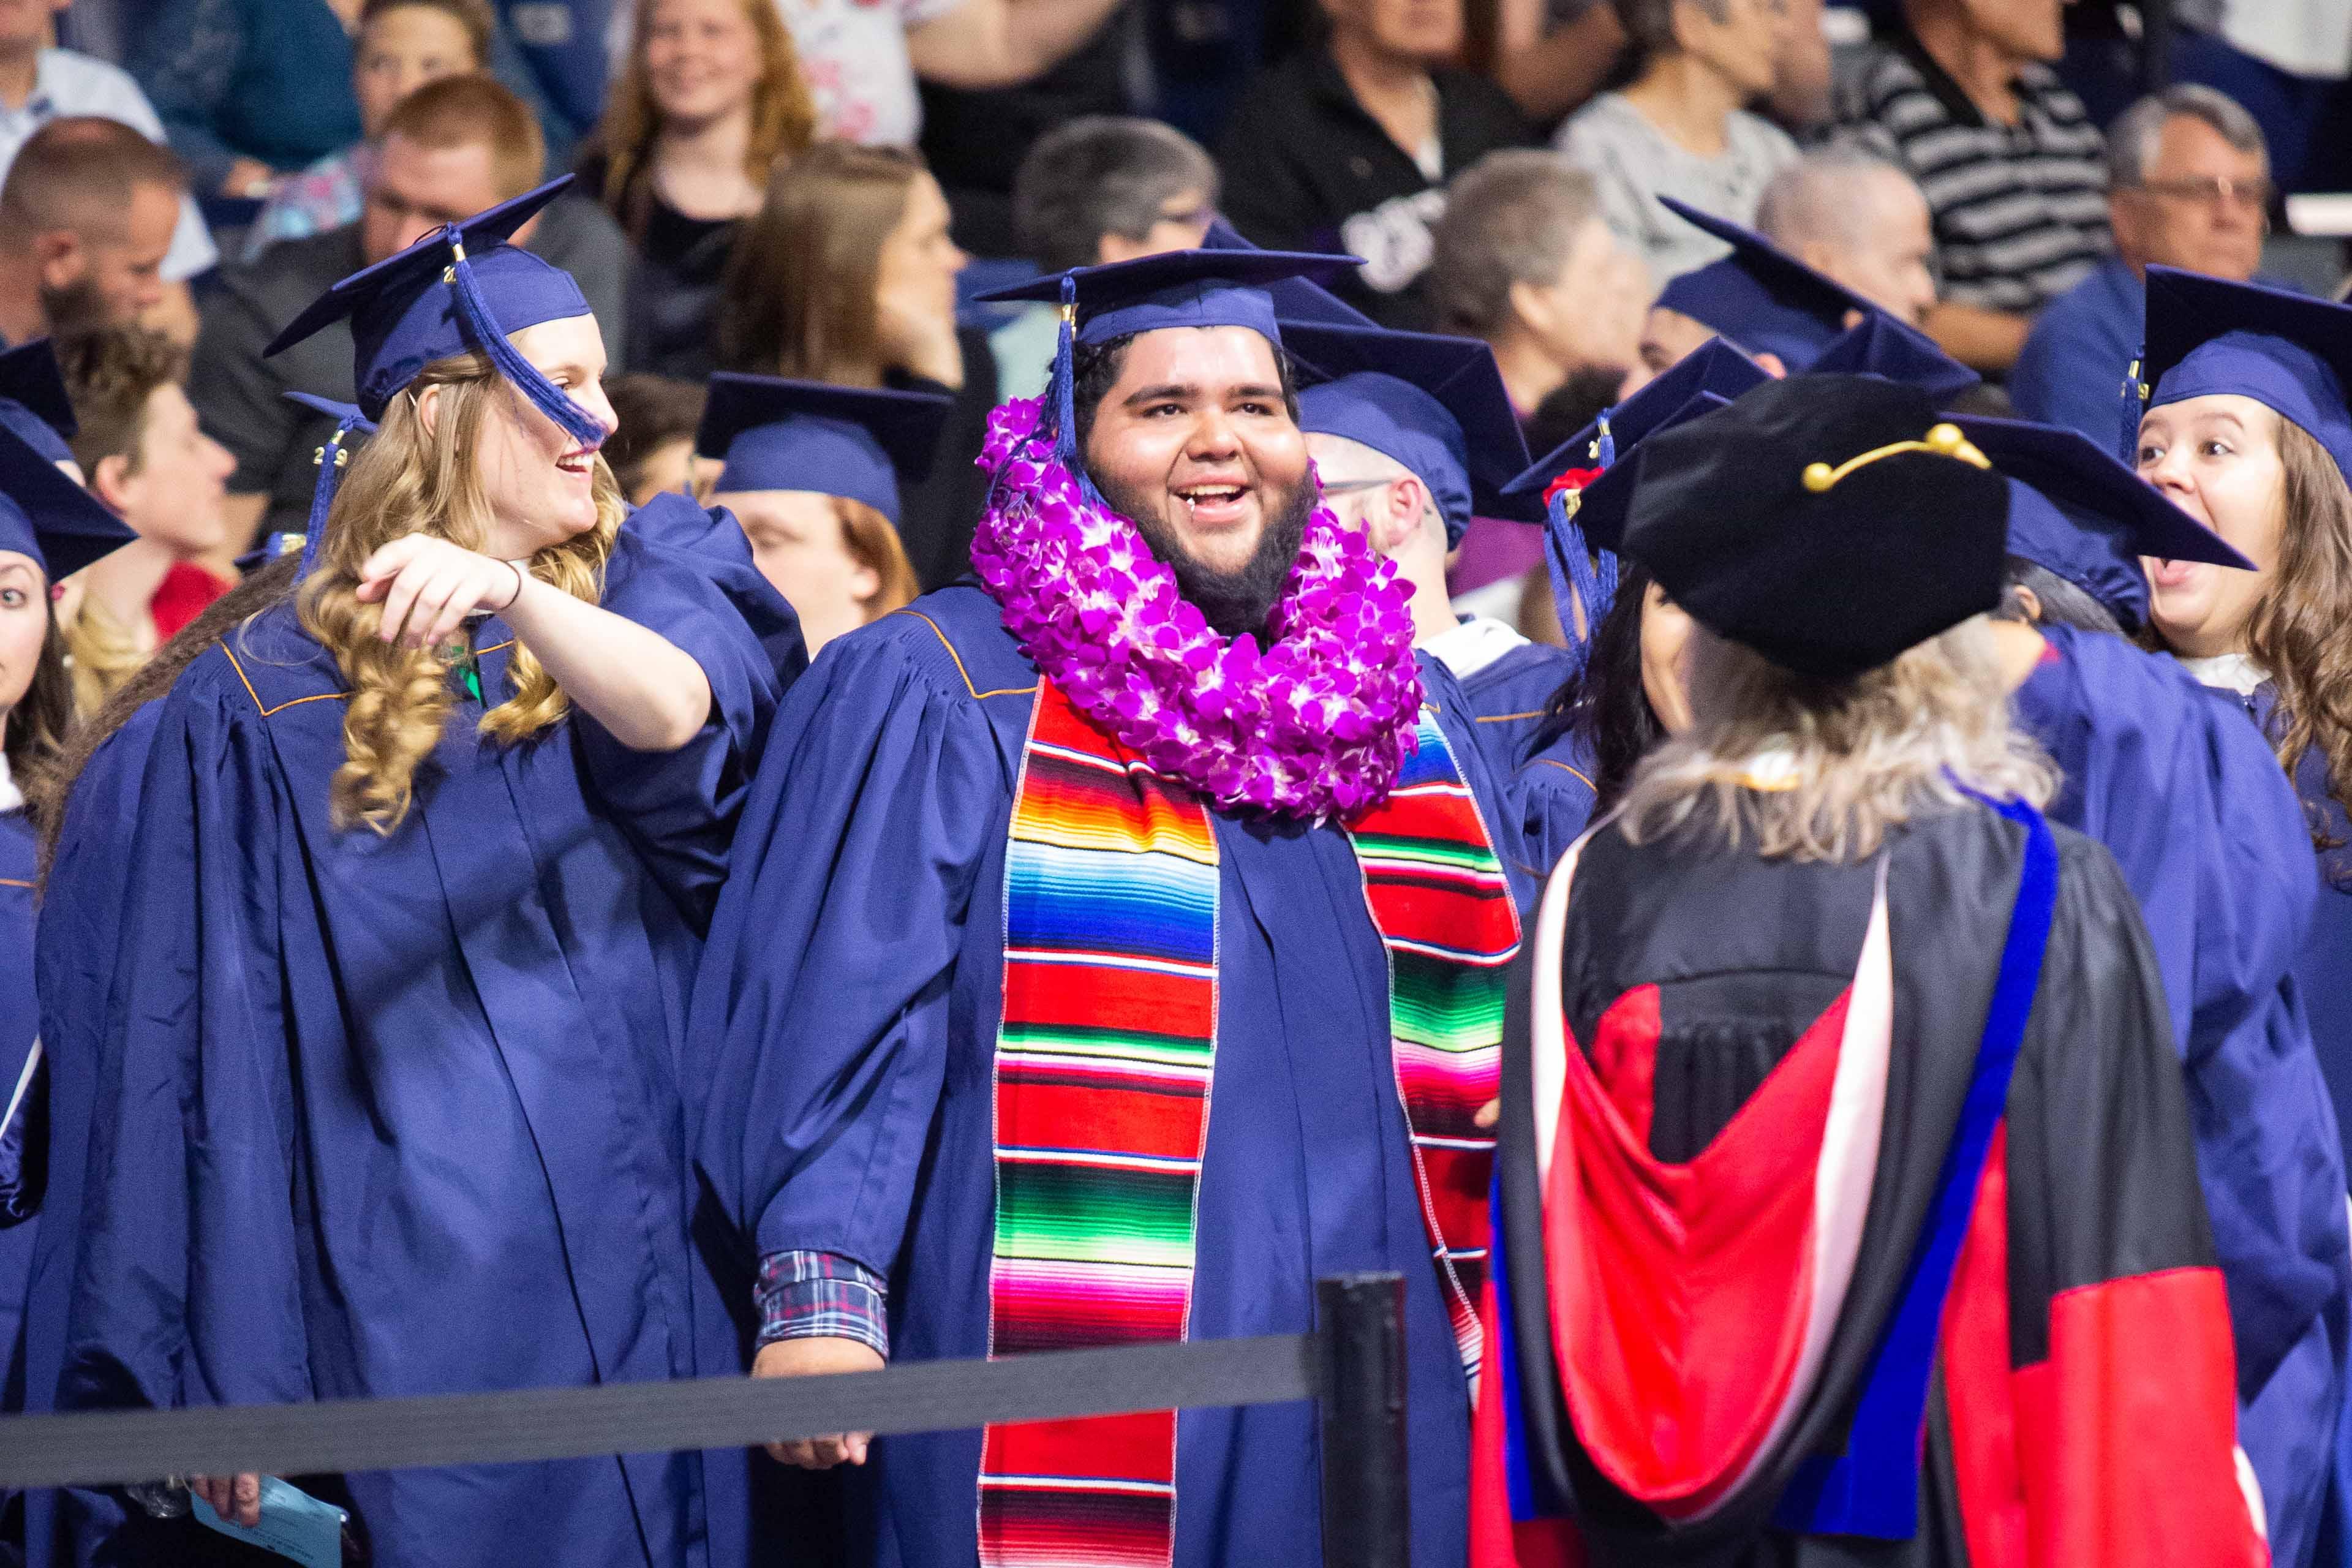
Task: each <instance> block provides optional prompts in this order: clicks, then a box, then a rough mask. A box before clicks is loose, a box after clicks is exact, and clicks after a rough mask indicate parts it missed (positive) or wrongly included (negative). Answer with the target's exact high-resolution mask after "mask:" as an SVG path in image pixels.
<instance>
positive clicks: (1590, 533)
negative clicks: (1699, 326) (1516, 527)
mask: <svg viewBox="0 0 2352 1568" xmlns="http://www.w3.org/2000/svg"><path fill="white" fill-rule="evenodd" d="M1731 402H1732V400H1731V399H1730V398H1728V397H1725V396H1723V395H1720V394H1718V393H1713V392H1699V393H1694V394H1693V395H1691V396H1689V397H1688V398H1685V400H1684V401H1683V404H1682V406H1681V407H1679V408H1676V409H1675V411H1674V412H1672V413H1671V414H1668V415H1666V416H1664V417H1663V418H1661V419H1658V420H1656V421H1655V422H1654V424H1653V425H1652V426H1651V430H1650V433H1651V434H1652V435H1660V434H1663V433H1664V432H1665V431H1668V430H1672V429H1674V428H1675V426H1681V425H1687V424H1689V423H1690V422H1691V421H1692V420H1694V419H1696V418H1698V417H1699V416H1702V415H1706V414H1712V413H1714V412H1715V411H1716V410H1717V409H1718V408H1726V407H1728V406H1730V405H1731ZM1640 471H1641V465H1640V464H1638V463H1634V462H1630V461H1628V462H1621V463H1618V464H1616V465H1615V466H1613V467H1612V468H1604V469H1602V470H1601V473H1600V474H1599V475H1597V476H1596V477H1595V478H1594V479H1592V480H1591V482H1590V483H1588V484H1586V485H1584V486H1583V487H1582V488H1581V489H1572V490H1563V491H1562V492H1561V494H1560V502H1561V510H1562V511H1564V512H1565V513H1566V514H1567V516H1568V518H1569V519H1570V521H1573V522H1574V523H1575V525H1576V528H1577V531H1578V532H1579V533H1580V535H1581V536H1582V537H1583V538H1584V539H1586V540H1589V541H1591V543H1592V546H1593V547H1594V548H1595V549H1599V550H1603V551H1607V552H1611V553H1612V554H1613V553H1615V552H1619V551H1621V550H1622V549H1623V547H1624V542H1625V514H1626V511H1627V510H1628V509H1629V508H1630V507H1631V506H1632V504H1633V489H1634V487H1635V485H1636V484H1637V483H1638V482H1639V479H1640ZM1553 532H1554V534H1555V535H1558V534H1559V530H1557V529H1555V530H1554V531H1553Z"/></svg>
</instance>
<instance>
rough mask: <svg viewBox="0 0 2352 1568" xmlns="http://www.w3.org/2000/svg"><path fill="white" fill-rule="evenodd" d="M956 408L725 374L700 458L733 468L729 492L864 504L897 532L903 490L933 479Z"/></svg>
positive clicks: (708, 408)
mask: <svg viewBox="0 0 2352 1568" xmlns="http://www.w3.org/2000/svg"><path fill="white" fill-rule="evenodd" d="M954 403H955V400H954V399H953V398H950V397H947V396H945V395H941V394H939V393H934V392H892V391H887V390H884V389H881V388H876V387H861V386H832V385H828V384H825V383H824V382H816V381H786V380H784V379H782V377H779V376H772V375H739V374H733V373H731V372H725V371H722V372H720V373H719V374H717V375H714V376H712V377H711V378H710V395H709V400H708V401H707V402H706V403H705V404H704V405H703V409H702V424H701V426H699V427H698V429H697V430H696V431H695V433H694V449H695V450H696V451H697V452H698V453H700V454H701V455H702V456H704V457H707V458H722V459H723V460H724V461H725V463H726V465H727V466H726V468H725V470H724V471H723V472H722V473H720V475H719V483H718V485H717V487H716V488H717V489H719V490H721V491H741V490H815V491H818V492H819V493H821V494H824V495H829V496H843V497H846V498H847V499H848V500H854V501H863V502H864V503H865V504H866V505H867V506H870V507H872V508H873V509H874V510H876V511H878V512H880V513H881V514H882V515H883V516H884V517H887V518H888V519H889V520H890V521H891V522H892V523H893V524H894V525H895V524H896V523H897V522H898V481H899V479H901V478H902V477H903V478H905V479H921V478H922V477H923V475H924V474H926V473H928V472H929V470H930V467H931V455H932V453H933V452H934V451H936V450H937V449H938V447H939V442H940V428H941V427H942V426H944V425H945V424H946V422H947V416H948V410H949V409H950V408H951V407H953V406H954Z"/></svg>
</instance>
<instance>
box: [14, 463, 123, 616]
mask: <svg viewBox="0 0 2352 1568" xmlns="http://www.w3.org/2000/svg"><path fill="white" fill-rule="evenodd" d="M138 537H139V536H138V535H137V534H135V533H133V532H131V529H130V527H129V525H128V524H126V523H125V522H124V521H122V520H121V518H119V517H117V516H115V515H114V514H113V513H112V512H110V511H109V510H107V509H106V505H105V503H104V502H102V501H100V500H99V499H98V498H97V497H96V496H94V495H91V494H90V493H89V491H88V490H85V489H82V488H81V487H80V486H79V485H78V484H76V483H74V482H73V481H72V480H71V479H68V478H66V476H65V475H63V474H62V473H59V472H58V466H57V464H56V463H54V462H52V461H51V460H50V459H49V458H47V456H46V455H45V454H44V453H42V451H41V450H40V449H39V448H38V447H35V446H34V445H33V444H32V443H31V442H29V441H26V440H25V439H24V438H23V437H19V436H17V435H16V433H15V432H13V431H11V430H8V429H6V428H5V427H0V550H11V551H15V552H17V553H18V554H21V555H29V556H31V557H32V558H33V559H34V560H35V561H37V562H38V563H40V567H41V571H42V573H43V574H45V575H47V578H48V580H49V581H50V582H51V583H56V582H57V581H58V580H59V579H60V578H64V577H70V576H72V575H73V574H75V573H77V572H79V571H80V570H81V569H82V568H83V567H85V566H87V565H89V563H91V562H93V561H95V560H97V559H98V558H99V557H100V556H101V555H105V554H108V553H110V552H112V551H114V550H115V549H117V548H119V547H120V546H122V545H125V544H128V543H130V542H131V541H132V540H134V539H136V538H138Z"/></svg>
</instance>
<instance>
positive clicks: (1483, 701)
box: [1460, 642, 1575, 774]
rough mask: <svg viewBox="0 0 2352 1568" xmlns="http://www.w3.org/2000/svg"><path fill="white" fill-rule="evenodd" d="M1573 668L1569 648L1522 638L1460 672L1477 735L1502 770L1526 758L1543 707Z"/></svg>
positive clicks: (1540, 719)
mask: <svg viewBox="0 0 2352 1568" xmlns="http://www.w3.org/2000/svg"><path fill="white" fill-rule="evenodd" d="M1573 668H1575V664H1574V661H1573V660H1571V659H1570V658H1569V656H1568V652H1567V650H1566V649H1564V648H1557V647H1551V646H1550V645H1549V644H1548V643H1539V642H1523V643H1521V644H1519V645H1518V646H1517V647H1514V648H1512V649H1510V650H1509V651H1508V652H1507V653H1505V654H1503V655H1502V656H1501V657H1500V658H1496V659H1495V660H1494V661H1493V662H1492V663H1489V664H1486V665H1482V666H1480V667H1479V668H1476V669H1474V670H1472V671H1471V672H1470V673H1469V674H1467V675H1465V676H1462V677H1461V678H1460V679H1461V682H1462V691H1463V695H1464V696H1465V697H1467V698H1468V699H1469V700H1470V710H1471V711H1472V712H1473V713H1475V714H1476V715H1477V720H1478V731H1477V733H1478V739H1479V741H1480V742H1481V743H1482V744H1484V745H1485V746H1486V753H1487V755H1488V756H1489V757H1491V758H1493V760H1494V763H1495V765H1496V768H1498V769H1499V770H1501V771H1502V772H1503V773H1506V774H1507V773H1510V771H1511V770H1512V769H1514V768H1516V767H1517V766H1519V765H1520V764H1521V763H1525V762H1526V761H1527V760H1528V754H1529V752H1530V749H1531V747H1530V742H1533V741H1534V740H1535V737H1536V731H1538V730H1540V729H1542V728H1543V721H1544V713H1545V710H1547V709H1548V708H1549V706H1550V703H1551V700H1552V697H1553V696H1554V694H1556V693H1557V692H1558V691H1559V689H1560V687H1561V686H1562V685H1563V684H1565V683H1566V681H1567V679H1568V677H1569V674H1570V671H1571V670H1572V669H1573Z"/></svg>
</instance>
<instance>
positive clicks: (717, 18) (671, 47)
mask: <svg viewBox="0 0 2352 1568" xmlns="http://www.w3.org/2000/svg"><path fill="white" fill-rule="evenodd" d="M645 28H646V31H645V51H646V81H647V83H648V85H650V87H651V88H652V89H653V98H654V107H655V108H656V109H658V110H660V111H661V115H662V118H663V119H664V120H666V121H670V122H671V123H672V124H673V125H674V126H697V125H709V124H712V123H715V122H716V121H720V120H724V119H726V118H727V117H728V116H730V115H731V114H738V113H741V112H743V111H745V110H749V109H750V108H751V95H752V93H753V92H754V91H755V90H756V89H757V88H758V87H759V84H760V68H761V62H762V59H763V58H764V57H763V56H762V55H761V49H760V35H759V32H758V30H757V29H756V28H755V27H753V26H752V25H751V17H750V16H747V15H745V13H744V0H657V3H656V5H653V6H651V7H650V8H649V9H648V10H647V11H646V22H645Z"/></svg>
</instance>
